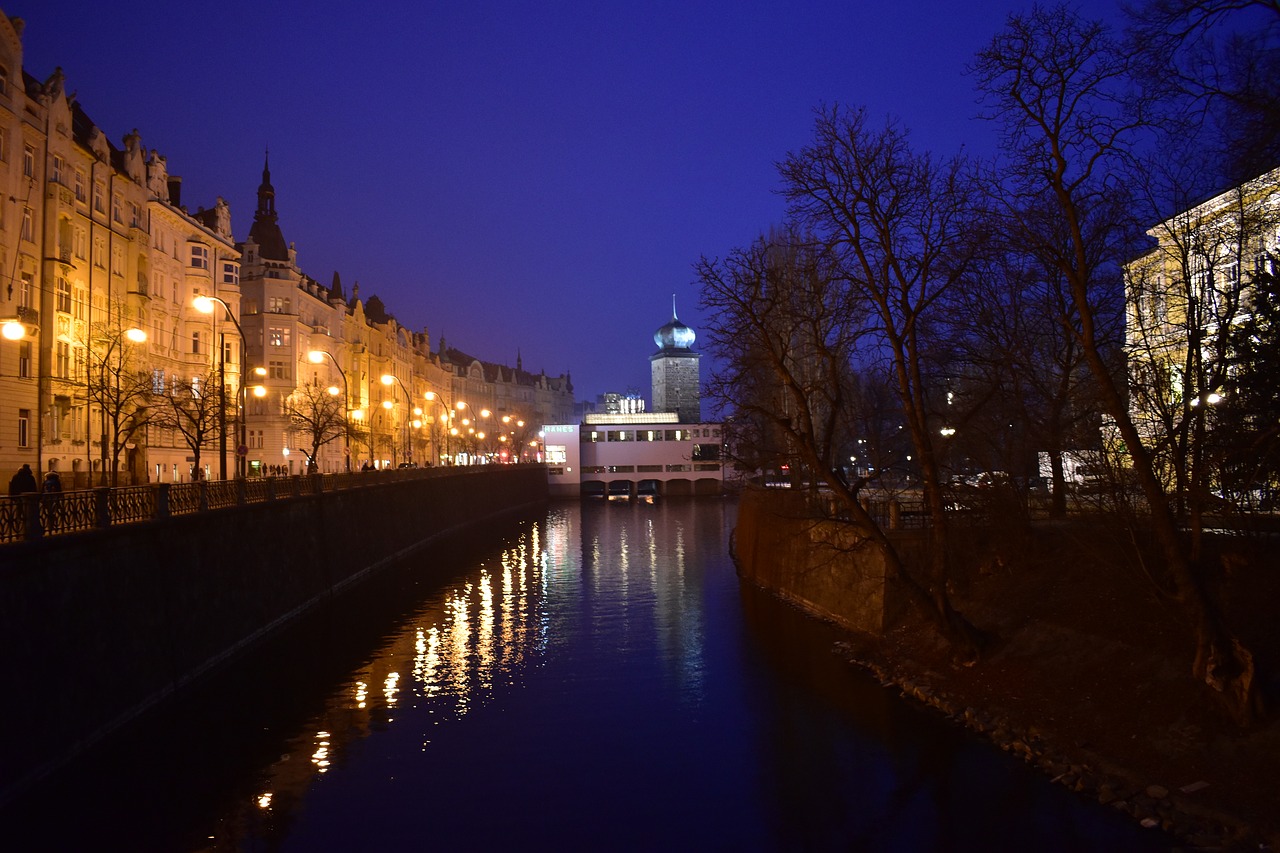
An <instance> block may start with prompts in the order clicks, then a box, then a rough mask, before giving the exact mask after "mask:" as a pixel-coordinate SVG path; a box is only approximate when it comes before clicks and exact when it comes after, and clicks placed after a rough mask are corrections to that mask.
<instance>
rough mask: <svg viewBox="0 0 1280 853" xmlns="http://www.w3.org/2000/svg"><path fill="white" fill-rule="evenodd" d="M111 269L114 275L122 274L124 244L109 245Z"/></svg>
mask: <svg viewBox="0 0 1280 853" xmlns="http://www.w3.org/2000/svg"><path fill="white" fill-rule="evenodd" d="M111 271H112V272H113V273H115V274H116V275H124V246H112V247H111Z"/></svg>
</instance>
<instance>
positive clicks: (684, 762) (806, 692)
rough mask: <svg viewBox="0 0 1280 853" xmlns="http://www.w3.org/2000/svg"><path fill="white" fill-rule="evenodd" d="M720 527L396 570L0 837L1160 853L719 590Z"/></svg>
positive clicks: (584, 515) (568, 535) (566, 527)
mask: <svg viewBox="0 0 1280 853" xmlns="http://www.w3.org/2000/svg"><path fill="white" fill-rule="evenodd" d="M733 519H734V504H733V503H732V502H731V501H723V502H722V501H719V500H715V499H710V500H699V501H686V502H675V501H672V502H667V503H659V504H655V505H648V504H640V505H635V506H632V505H628V504H609V505H605V504H601V503H588V504H582V505H579V504H577V503H560V504H553V505H552V507H551V508H550V509H549V511H548V512H547V514H546V516H545V517H539V518H536V519H530V520H526V521H524V522H521V523H518V524H515V523H513V524H512V525H511V526H509V527H500V528H495V529H491V530H488V531H485V537H486V541H485V542H481V543H470V544H468V545H465V546H460V547H459V548H458V549H456V550H453V551H450V552H449V553H447V554H441V553H439V552H433V553H431V554H424V555H421V556H418V557H415V558H414V559H413V560H410V561H407V562H406V564H404V565H402V566H399V567H397V568H396V569H394V570H391V571H388V572H386V573H384V574H383V575H380V576H379V577H378V578H377V579H376V580H375V581H374V582H372V583H370V584H367V585H365V586H363V587H361V588H360V589H359V590H357V591H355V592H354V593H353V594H351V595H348V596H344V597H343V598H342V599H341V600H339V601H338V602H335V603H334V604H333V605H332V606H330V607H328V608H327V609H326V610H325V612H323V613H320V614H318V615H316V616H315V617H313V618H311V619H308V620H307V622H306V623H305V624H303V625H300V626H298V627H297V628H296V629H294V630H291V631H289V632H288V634H287V635H286V636H282V637H278V638H275V639H273V640H272V641H271V643H270V644H268V645H267V646H266V647H264V648H262V649H260V650H258V651H257V652H256V653H255V654H254V655H253V660H252V661H251V662H244V663H241V664H238V665H236V666H234V667H232V668H230V669H229V670H228V671H226V672H222V673H219V674H218V675H217V676H216V677H214V678H211V679H208V680H207V681H206V682H204V683H203V684H201V685H200V687H199V689H197V690H196V691H194V692H192V693H190V694H188V695H186V696H184V697H183V698H182V699H181V700H180V701H177V702H174V703H171V704H170V705H169V706H167V707H165V708H163V709H161V710H160V711H159V712H157V713H154V714H150V715H148V716H147V717H146V718H145V719H144V720H142V721H140V722H139V724H138V725H137V726H136V727H135V729H134V730H132V731H130V732H126V733H124V734H123V735H122V736H120V737H118V738H115V739H113V741H112V742H111V743H110V744H109V745H107V746H105V747H103V748H100V749H99V750H97V751H96V752H95V753H94V754H93V755H92V756H91V757H90V758H88V759H87V760H85V761H83V762H81V763H80V764H79V765H78V766H76V767H74V768H72V769H71V770H70V771H69V772H68V773H66V774H63V776H64V778H62V779H60V780H59V781H58V782H57V783H55V784H52V785H49V786H46V787H45V788H43V789H41V790H40V791H39V792H37V793H36V794H35V795H34V796H33V797H31V798H30V799H29V801H27V802H24V803H21V804H19V807H18V808H16V809H10V810H8V811H7V812H6V813H4V815H0V817H2V818H3V821H4V824H5V828H4V834H3V835H2V836H0V837H2V838H5V839H6V841H5V843H4V844H2V845H0V846H4V847H5V849H13V850H22V851H27V850H46V849H47V850H60V851H61V850H66V851H80V850H86V851H87V850H93V851H102V850H128V851H153V850H154V851H165V853H171V851H177V852H178V853H185V851H380V852H381V853H387V851H402V850H403V851H408V850H412V851H416V850H462V849H466V850H479V851H487V850H499V851H501V850H532V851H540V850H557V851H577V850H589V851H625V850H644V851H649V850H654V851H669V850H697V851H702V850H725V851H755V850H761V851H774V850H783V851H791V850H797V851H800V850H813V851H826V850H853V851H860V850H868V851H881V850H887V851H896V850H922V851H930V850H957V851H967V850H974V851H978V850H982V851H987V850H1002V851H1003V850H1035V851H1059V850H1061V851H1067V850H1071V851H1076V850H1078V851H1098V850H1123V851H1133V850H1160V849H1166V847H1167V841H1166V840H1165V839H1163V838H1162V837H1161V836H1158V835H1156V834H1152V833H1149V832H1147V831H1145V830H1142V829H1140V828H1138V827H1137V826H1135V825H1134V824H1132V823H1131V822H1130V821H1128V820H1127V819H1124V818H1122V817H1121V816H1119V815H1117V814H1115V813H1113V812H1112V811H1109V810H1106V809H1103V808H1101V807H1099V806H1097V805H1095V804H1093V803H1090V802H1086V801H1084V800H1081V799H1078V798H1077V797H1075V796H1074V795H1072V794H1070V793H1068V792H1066V791H1064V790H1061V789H1059V788H1056V787H1054V786H1052V785H1050V784H1048V782H1047V781H1045V780H1044V779H1043V778H1041V777H1040V776H1038V775H1036V774H1034V773H1032V772H1031V771H1029V770H1028V769H1026V768H1025V767H1024V766H1023V765H1021V764H1020V763H1018V762H1017V761H1015V760H1012V759H1010V758H1008V757H1007V756H1005V755H1003V754H1001V753H999V752H998V751H996V750H994V749H993V748H991V747H989V746H988V745H986V744H984V743H982V742H980V741H978V740H977V739H975V738H973V737H971V736H969V735H968V734H966V733H964V732H962V731H959V730H957V729H955V728H954V727H952V726H950V725H949V724H947V723H945V722H944V721H942V720H941V719H940V718H938V717H937V716H936V715H932V714H930V713H928V712H925V711H922V710H920V709H918V708H916V707H914V706H912V705H909V704H907V703H905V702H904V701H902V700H900V699H899V698H898V697H897V695H896V693H895V692H893V691H889V690H885V689H883V688H881V687H880V686H879V685H877V684H876V683H875V682H873V681H871V680H870V679H869V678H867V677H866V676H865V675H863V674H862V673H860V672H858V671H856V670H854V669H853V668H852V667H850V666H848V665H847V664H845V663H843V662H842V661H841V660H840V659H839V657H838V656H837V655H835V654H833V653H832V646H833V643H834V642H835V641H836V640H837V639H838V636H837V634H836V633H835V632H834V631H833V630H832V629H831V628H830V627H829V626H827V625H824V624H821V623H817V622H815V621H813V620H810V619H808V618H806V617H805V616H803V615H802V614H800V613H799V612H797V611H796V610H794V609H793V608H791V607H789V606H787V605H784V604H781V603H780V602H778V601H776V600H774V599H773V598H771V597H770V596H768V595H766V594H763V593H761V592H759V591H757V590H755V589H753V588H746V587H743V586H742V585H740V583H739V582H738V579H737V578H736V576H735V574H734V569H733V565H732V563H731V561H730V560H729V557H728V553H727V548H728V541H729V536H730V533H731V530H732V526H733ZM263 570H264V571H269V570H270V567H266V566H264V567H263ZM9 844H14V845H15V846H12V847H10V846H9Z"/></svg>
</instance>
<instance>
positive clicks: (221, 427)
mask: <svg viewBox="0 0 1280 853" xmlns="http://www.w3.org/2000/svg"><path fill="white" fill-rule="evenodd" d="M214 303H217V304H218V305H221V306H222V308H223V310H224V311H225V312H226V314H227V319H228V320H230V321H231V324H232V325H233V326H235V327H236V332H237V333H238V334H239V335H240V371H241V376H240V388H241V389H243V388H244V379H245V378H244V329H242V328H241V327H240V321H239V320H237V319H236V316H235V314H234V313H232V311H231V306H230V305H228V304H227V303H226V302H224V301H223V300H222V299H221V298H219V297H217V296H197V297H196V298H195V299H194V300H193V301H192V303H191V304H192V307H194V308H195V309H196V310H197V311H199V312H200V313H201V314H212V313H213V311H214V308H213V306H214ZM226 361H227V359H226V346H225V343H224V339H223V336H222V334H221V333H219V335H218V399H219V401H220V403H219V406H220V408H219V412H218V421H219V424H218V460H219V461H218V470H219V474H220V475H221V477H222V479H224V480H225V479H227V366H226ZM239 396H240V394H239V391H237V392H236V397H237V399H239ZM236 422H237V430H236V432H237V433H238V436H237V438H238V439H239V443H238V445H237V447H236V476H237V477H243V476H244V463H245V452H244V451H245V450H246V449H247V447H246V444H245V417H244V413H241V412H237V413H236Z"/></svg>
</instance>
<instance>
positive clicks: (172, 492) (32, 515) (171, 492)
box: [0, 464, 541, 545]
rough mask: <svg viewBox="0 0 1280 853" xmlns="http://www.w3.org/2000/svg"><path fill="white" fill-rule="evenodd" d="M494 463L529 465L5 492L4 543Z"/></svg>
mask: <svg viewBox="0 0 1280 853" xmlns="http://www.w3.org/2000/svg"><path fill="white" fill-rule="evenodd" d="M495 467H500V468H504V469H505V468H510V467H519V468H525V467H541V466H530V465H527V464H526V465H517V466H507V465H502V466H492V465H473V466H462V467H449V466H446V467H440V468H398V469H392V470H385V471H353V472H351V473H339V474H302V475H298V476H293V477H255V478H251V479H242V480H202V481H199V482H195V483H153V484H149V485H144V486H121V487H117V488H111V487H100V488H93V489H77V490H74V491H66V492H52V493H47V494H28V495H16V496H13V495H5V496H0V545H4V544H7V543H10V542H22V541H26V540H31V539H40V538H43V537H45V536H60V535H64V534H71V533H79V532H83V531H86V530H95V529H98V528H103V527H112V526H115V525H119V524H135V523H138V522H143V521H154V520H158V519H164V518H170V517H173V516H178V515H191V514H193V513H198V512H213V511H217V510H222V509H227V508H229V507H237V506H245V505H248V504H259V503H266V502H269V501H278V500H290V499H293V498H300V497H305V496H309V495H318V494H322V493H324V492H335V491H339V490H342V489H358V488H365V487H368V486H381V485H386V484H388V483H397V482H404V481H409V480H425V479H431V478H436V477H448V476H458V475H466V474H479V473H482V472H484V471H487V470H493V469H494V468H495Z"/></svg>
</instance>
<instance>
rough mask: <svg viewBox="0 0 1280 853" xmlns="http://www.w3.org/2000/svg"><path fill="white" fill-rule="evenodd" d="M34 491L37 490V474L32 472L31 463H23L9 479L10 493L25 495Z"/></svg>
mask: <svg viewBox="0 0 1280 853" xmlns="http://www.w3.org/2000/svg"><path fill="white" fill-rule="evenodd" d="M34 491H36V475H35V474H32V473H31V466H30V465H23V466H22V467H21V468H19V469H18V473H16V474H14V475H13V478H12V479H11V480H9V494H11V495H25V494H28V493H30V492H34Z"/></svg>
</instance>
